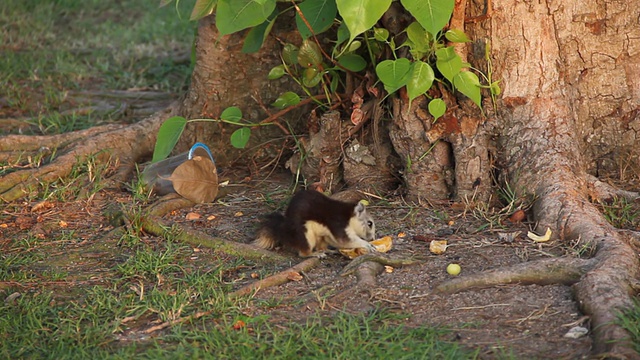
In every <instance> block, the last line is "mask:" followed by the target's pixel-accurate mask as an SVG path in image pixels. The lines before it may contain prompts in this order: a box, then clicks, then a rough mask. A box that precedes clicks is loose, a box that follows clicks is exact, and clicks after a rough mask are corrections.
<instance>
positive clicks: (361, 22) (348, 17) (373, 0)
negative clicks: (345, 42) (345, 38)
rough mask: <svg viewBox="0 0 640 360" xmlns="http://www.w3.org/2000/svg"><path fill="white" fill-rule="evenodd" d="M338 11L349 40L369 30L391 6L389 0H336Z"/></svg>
mask: <svg viewBox="0 0 640 360" xmlns="http://www.w3.org/2000/svg"><path fill="white" fill-rule="evenodd" d="M336 4H337V5H338V12H339V13H340V16H342V19H343V20H344V23H345V24H346V25H347V28H348V29H349V34H350V37H349V42H351V41H353V39H355V38H356V36H358V35H360V34H362V33H363V32H365V31H367V30H369V29H370V28H372V27H373V25H375V24H376V23H377V22H378V20H380V18H381V17H382V15H383V14H384V13H385V12H386V11H387V9H389V7H390V6H391V0H336Z"/></svg>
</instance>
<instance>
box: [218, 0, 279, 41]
mask: <svg viewBox="0 0 640 360" xmlns="http://www.w3.org/2000/svg"><path fill="white" fill-rule="evenodd" d="M275 8H276V0H218V9H217V10H216V26H217V27H218V31H220V34H221V35H228V34H232V33H234V32H237V31H240V30H243V29H246V28H249V27H252V26H256V25H260V24H262V23H263V22H264V21H265V20H267V18H268V17H269V15H271V13H272V12H273V10H274V9H275Z"/></svg>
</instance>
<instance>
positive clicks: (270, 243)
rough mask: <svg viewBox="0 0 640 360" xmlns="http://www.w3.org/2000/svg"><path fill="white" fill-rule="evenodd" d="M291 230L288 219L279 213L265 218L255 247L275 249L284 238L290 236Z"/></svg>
mask: <svg viewBox="0 0 640 360" xmlns="http://www.w3.org/2000/svg"><path fill="white" fill-rule="evenodd" d="M290 233H291V228H290V226H288V224H287V219H286V218H285V217H284V215H282V214H279V213H272V214H269V215H267V216H265V219H264V221H263V222H262V224H261V225H260V230H258V235H257V237H256V239H255V240H254V241H253V245H255V246H258V247H261V248H263V249H273V248H274V247H275V246H276V245H278V244H280V243H281V241H280V239H282V238H283V237H286V236H290Z"/></svg>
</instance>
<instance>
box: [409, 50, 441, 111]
mask: <svg viewBox="0 0 640 360" xmlns="http://www.w3.org/2000/svg"><path fill="white" fill-rule="evenodd" d="M434 79H435V74H434V72H433V69H432V68H431V66H429V64H427V63H426V62H423V61H416V62H414V63H413V64H411V73H410V74H409V79H408V81H407V95H408V96H409V104H411V101H412V100H413V99H415V98H417V97H418V96H420V95H422V94H424V93H425V92H427V90H429V88H431V84H433V80H434ZM409 106H411V105H409Z"/></svg>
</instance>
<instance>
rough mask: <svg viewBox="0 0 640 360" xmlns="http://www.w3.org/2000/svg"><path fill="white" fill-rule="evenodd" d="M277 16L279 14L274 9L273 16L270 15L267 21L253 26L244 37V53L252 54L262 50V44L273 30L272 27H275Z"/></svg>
mask: <svg viewBox="0 0 640 360" xmlns="http://www.w3.org/2000/svg"><path fill="white" fill-rule="evenodd" d="M276 17H277V14H276V12H275V11H274V12H273V13H272V14H271V16H269V18H268V19H267V21H265V22H263V23H262V24H260V25H258V26H254V27H253V28H251V30H249V32H248V33H247V36H246V37H245V38H244V44H243V45H242V52H243V53H245V54H250V53H254V52H256V51H258V50H260V48H261V47H262V44H263V43H264V41H265V40H266V39H267V36H268V35H269V33H270V32H271V28H273V24H274V23H275V19H276Z"/></svg>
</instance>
